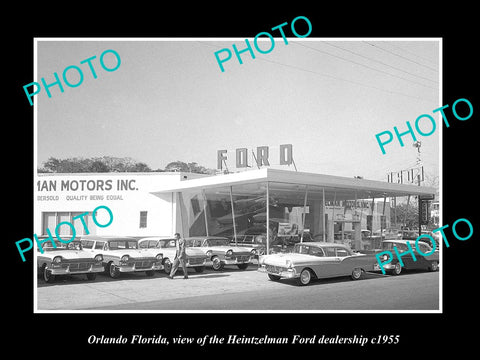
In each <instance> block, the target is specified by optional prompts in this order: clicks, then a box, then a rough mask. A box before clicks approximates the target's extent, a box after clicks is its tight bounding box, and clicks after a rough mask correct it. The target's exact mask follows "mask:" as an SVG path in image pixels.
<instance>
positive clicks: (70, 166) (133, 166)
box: [38, 156, 152, 173]
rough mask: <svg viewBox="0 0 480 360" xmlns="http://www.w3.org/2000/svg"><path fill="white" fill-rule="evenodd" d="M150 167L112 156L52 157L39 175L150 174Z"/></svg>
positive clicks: (130, 159) (44, 164)
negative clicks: (86, 157)
mask: <svg viewBox="0 0 480 360" xmlns="http://www.w3.org/2000/svg"><path fill="white" fill-rule="evenodd" d="M150 171H152V170H151V169H150V168H149V166H148V165H147V164H145V163H143V162H138V161H136V160H133V159H132V158H129V157H125V158H117V157H111V156H104V157H101V158H99V157H95V158H88V159H85V158H77V157H74V158H67V159H57V158H54V157H50V158H49V159H48V160H47V161H45V162H44V163H43V168H39V169H38V172H39V173H89V172H97V173H102V172H150Z"/></svg>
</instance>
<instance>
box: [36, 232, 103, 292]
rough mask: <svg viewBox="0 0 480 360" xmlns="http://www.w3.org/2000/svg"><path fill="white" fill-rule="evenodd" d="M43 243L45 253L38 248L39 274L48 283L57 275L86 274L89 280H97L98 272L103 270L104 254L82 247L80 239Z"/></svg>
mask: <svg viewBox="0 0 480 360" xmlns="http://www.w3.org/2000/svg"><path fill="white" fill-rule="evenodd" d="M55 246H56V247H53V244H52V243H51V242H46V243H44V244H43V246H42V249H43V254H42V253H41V252H40V250H38V253H37V269H38V275H39V276H41V277H42V278H43V280H44V281H45V282H47V283H51V282H53V281H54V280H55V276H57V275H81V274H86V275H87V279H88V280H95V278H96V277H97V273H99V272H103V265H102V261H103V256H102V253H101V252H99V253H97V254H92V253H91V252H89V251H85V250H84V249H83V248H82V244H81V242H80V241H71V242H69V243H68V244H65V243H63V242H60V241H55Z"/></svg>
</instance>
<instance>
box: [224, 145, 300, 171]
mask: <svg viewBox="0 0 480 360" xmlns="http://www.w3.org/2000/svg"><path fill="white" fill-rule="evenodd" d="M250 153H251V155H252V156H253V163H254V164H255V165H256V166H257V167H258V168H260V167H262V166H270V148H269V147H268V146H257V148H256V151H254V150H253V149H251V151H250ZM227 159H228V151H227V150H218V151H217V169H218V170H224V169H225V170H228V167H227ZM278 159H279V162H278V164H280V165H291V164H294V161H293V146H292V144H283V145H280V151H279V157H278ZM294 165H295V164H294ZM235 167H236V168H237V169H239V168H249V167H252V164H251V163H250V162H249V149H248V148H238V149H235Z"/></svg>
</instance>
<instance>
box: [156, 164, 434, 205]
mask: <svg viewBox="0 0 480 360" xmlns="http://www.w3.org/2000/svg"><path fill="white" fill-rule="evenodd" d="M267 181H268V182H269V186H270V184H271V185H272V186H274V187H275V191H276V192H277V191H285V192H290V193H291V192H304V191H305V186H304V185H308V193H309V194H312V195H314V193H315V192H319V191H322V189H325V196H326V199H327V198H328V199H329V200H330V199H331V198H332V196H333V194H334V197H335V199H337V200H353V199H371V198H383V197H394V196H407V195H424V196H425V195H435V193H436V189H435V188H433V187H426V186H416V185H405V184H394V183H388V182H385V181H377V180H366V179H357V178H347V177H342V176H333V175H324V174H314V173H306V172H297V171H290V170H278V169H270V168H263V169H258V170H248V171H243V172H238V173H233V174H224V175H214V176H206V177H201V178H197V179H191V180H184V181H181V182H179V183H176V184H171V185H166V186H164V187H160V188H159V189H158V190H157V191H153V192H152V194H154V195H160V194H165V193H171V192H185V191H190V190H202V189H203V190H208V189H217V188H221V187H227V186H233V187H234V192H235V193H237V194H238V193H241V191H242V186H239V185H247V184H261V183H266V182H267ZM272 183H274V184H272Z"/></svg>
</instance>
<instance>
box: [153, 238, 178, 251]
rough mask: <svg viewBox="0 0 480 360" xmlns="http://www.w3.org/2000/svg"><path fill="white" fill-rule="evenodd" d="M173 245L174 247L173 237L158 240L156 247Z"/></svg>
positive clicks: (170, 246)
mask: <svg viewBox="0 0 480 360" xmlns="http://www.w3.org/2000/svg"><path fill="white" fill-rule="evenodd" d="M174 247H175V240H174V239H165V240H160V241H159V242H158V244H157V248H161V249H165V248H174Z"/></svg>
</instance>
